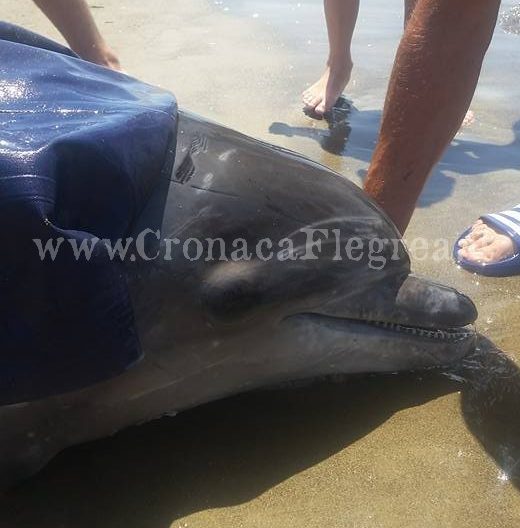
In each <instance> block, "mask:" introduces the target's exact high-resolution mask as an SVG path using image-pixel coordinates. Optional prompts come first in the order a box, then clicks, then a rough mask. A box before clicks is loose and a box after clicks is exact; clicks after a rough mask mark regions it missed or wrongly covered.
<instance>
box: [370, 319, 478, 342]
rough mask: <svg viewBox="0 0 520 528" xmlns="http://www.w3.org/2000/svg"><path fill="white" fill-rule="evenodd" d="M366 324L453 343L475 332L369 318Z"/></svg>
mask: <svg viewBox="0 0 520 528" xmlns="http://www.w3.org/2000/svg"><path fill="white" fill-rule="evenodd" d="M365 323H366V324H368V325H370V326H376V327H378V328H383V329H385V330H390V331H393V332H397V333H404V334H408V335H413V336H418V337H423V338H425V339H432V340H436V341H449V342H451V343H458V342H460V341H464V340H465V339H468V338H469V337H471V336H472V335H473V334H472V333H471V332H468V331H467V330H462V329H445V330H443V329H440V328H437V329H434V330H431V329H427V328H420V327H415V326H405V325H401V324H397V323H390V322H388V321H374V320H368V321H365Z"/></svg>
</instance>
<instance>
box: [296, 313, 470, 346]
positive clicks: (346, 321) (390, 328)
mask: <svg viewBox="0 0 520 528" xmlns="http://www.w3.org/2000/svg"><path fill="white" fill-rule="evenodd" d="M302 316H303V317H306V318H308V319H313V320H316V321H318V320H319V321H320V322H322V323H323V322H325V323H330V324H333V325H349V326H352V325H355V326H359V327H362V328H365V329H368V328H374V329H377V331H379V332H384V333H387V334H389V337H390V336H392V335H393V336H396V337H398V336H402V337H407V338H414V339H420V340H425V341H428V342H431V343H437V344H439V345H440V344H451V345H455V344H460V343H463V342H465V341H468V340H473V339H474V338H475V336H476V335H477V334H476V331H475V327H474V326H473V325H472V324H468V325H465V326H453V327H443V328H440V327H439V328H426V327H423V326H415V325H406V324H402V323H395V322H387V321H377V320H371V319H353V318H348V317H338V316H331V315H326V314H319V313H302V314H298V315H297V316H296V317H302ZM292 317H294V316H292ZM292 317H289V319H290V318H292Z"/></svg>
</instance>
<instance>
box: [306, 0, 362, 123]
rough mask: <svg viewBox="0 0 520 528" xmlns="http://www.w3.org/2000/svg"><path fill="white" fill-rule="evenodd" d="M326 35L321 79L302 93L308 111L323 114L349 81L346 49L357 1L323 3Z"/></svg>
mask: <svg viewBox="0 0 520 528" xmlns="http://www.w3.org/2000/svg"><path fill="white" fill-rule="evenodd" d="M324 4H325V18H326V19H327V31H328V35H329V50H330V51H329V59H328V61H327V68H326V70H325V73H324V74H323V75H322V77H321V79H319V80H318V82H316V83H315V84H313V85H312V86H311V87H310V88H309V89H308V90H305V92H303V102H304V103H305V106H306V108H307V109H308V110H314V111H315V112H316V113H317V114H319V115H323V114H325V113H326V112H328V111H329V110H330V109H331V108H332V107H333V106H334V104H335V103H336V101H337V100H338V98H339V97H340V95H341V94H342V93H343V90H344V89H345V87H346V86H347V84H348V83H349V81H350V75H351V73H352V67H353V63H352V56H351V53H350V46H351V43H352V35H353V34H354V29H355V27H356V21H357V16H358V12H359V0H324Z"/></svg>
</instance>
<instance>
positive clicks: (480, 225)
mask: <svg viewBox="0 0 520 528" xmlns="http://www.w3.org/2000/svg"><path fill="white" fill-rule="evenodd" d="M459 247H460V250H459V253H458V254H459V257H462V258H465V259H466V260H470V261H472V262H481V263H485V264H489V263H492V262H493V263H494V262H499V261H501V260H504V259H506V258H508V257H511V256H512V255H513V254H514V252H515V244H514V242H513V241H512V240H511V239H510V238H509V237H508V236H507V235H504V234H503V233H501V232H500V231H495V230H494V229H493V228H492V227H490V226H488V225H487V224H486V223H484V222H483V221H482V220H478V221H477V222H476V223H475V224H474V225H473V229H472V230H471V232H470V233H469V234H468V236H467V237H466V238H465V239H464V240H461V241H460V242H459Z"/></svg>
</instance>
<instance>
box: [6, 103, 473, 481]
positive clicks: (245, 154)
mask: <svg viewBox="0 0 520 528" xmlns="http://www.w3.org/2000/svg"><path fill="white" fill-rule="evenodd" d="M143 233H144V234H145V235H146V236H144V235H143ZM131 238H134V239H135V240H138V239H139V238H140V239H141V241H144V242H143V243H144V245H143V248H141V253H142V254H141V255H140V256H141V258H135V255H131V256H130V258H127V259H125V270H126V274H127V278H128V283H129V287H130V292H131V298H132V303H133V307H134V312H135V319H136V323H137V328H138V334H139V339H140V342H141V346H142V349H143V352H144V359H143V360H142V361H141V362H140V363H139V364H138V365H137V366H134V367H133V368H131V369H129V370H128V371H127V372H125V373H124V374H122V375H120V376H118V377H114V378H113V379H110V380H108V381H104V382H102V383H99V384H96V385H93V386H91V387H89V388H86V389H83V390H79V391H76V392H71V393H67V394H62V395H58V396H54V397H49V398H45V399H42V400H39V401H34V402H30V403H20V404H16V405H8V406H4V407H2V408H0V431H1V432H2V433H1V435H0V478H1V483H0V484H1V485H2V486H4V487H5V486H9V485H12V484H13V483H15V482H17V481H18V480H20V479H22V478H25V477H27V476H29V475H31V474H33V473H34V472H36V471H37V470H38V469H39V468H41V467H42V466H44V465H45V464H46V463H47V462H48V461H49V460H50V459H51V458H52V457H54V456H55V455H56V454H57V453H58V452H60V451H62V450H63V449H65V448H67V447H69V446H72V445H74V444H79V443H82V442H86V441H89V440H93V439H96V438H101V437H105V436H108V435H112V434H113V433H115V432H116V431H118V430H121V429H122V428H125V427H127V426H130V425H134V424H139V423H143V422H146V421H149V420H153V419H155V418H158V417H161V416H163V415H166V414H175V413H176V412H179V411H182V410H185V409H189V408H192V407H194V406H197V405H200V404H203V403H205V402H209V401H211V400H216V399H219V398H223V397H226V396H229V395H232V394H235V393H239V392H243V391H249V390H253V389H258V388H261V387H265V386H269V385H273V384H277V383H280V382H287V381H291V380H302V379H309V378H314V377H318V376H326V375H332V374H338V373H365V372H366V373H368V372H393V371H402V370H413V369H424V368H429V367H434V366H439V365H445V364H449V363H452V362H455V361H457V360H459V359H461V358H462V357H463V356H465V355H466V354H467V353H469V352H470V351H471V350H472V349H473V348H474V345H475V337H476V336H475V332H474V331H473V329H472V327H471V323H473V322H474V321H475V319H476V317H477V314H476V310H475V307H474V305H473V304H472V302H471V301H470V300H469V299H468V298H467V297H465V296H464V295H462V294H460V293H458V292H457V291H455V290H453V289H451V288H448V287H445V286H441V285H439V284H435V283H433V282H430V281H427V280H424V279H421V278H418V277H416V276H414V275H412V274H411V273H410V261H409V257H408V255H407V252H406V249H405V248H404V246H403V245H402V243H401V242H400V241H399V238H400V237H399V234H398V232H397V230H396V228H395V227H394V226H393V224H392V223H391V222H390V221H389V220H388V219H387V218H386V217H385V215H384V214H383V213H382V212H381V211H380V210H379V209H378V208H377V206H376V205H374V204H373V203H372V202H371V201H370V200H369V199H368V198H367V196H366V195H365V194H364V193H363V192H362V191H361V190H360V189H358V188H357V187H356V186H355V185H354V184H352V183H351V182H349V181H348V180H346V179H345V178H343V177H341V176H340V175H338V174H335V173H333V172H332V171H330V170H328V169H326V168H325V167H323V166H320V165H319V164H317V163H314V162H312V161H310V160H308V159H306V158H303V157H302V156H300V155H297V154H295V153H292V152H289V151H287V150H284V149H281V148H278V147H274V146H271V145H268V144H265V143H262V142H260V141H257V140H254V139H251V138H249V137H246V136H244V135H241V134H239V133H237V132H234V131H232V130H229V129H227V128H224V127H222V126H219V125H216V124H213V123H211V122H208V121H206V120H204V119H202V118H199V117H196V116H194V115H191V114H188V113H184V112H180V113H179V130H178V143H177V154H176V161H175V167H174V169H173V172H172V175H171V177H169V178H164V180H163V181H162V182H161V183H160V185H158V186H157V188H156V190H155V192H154V194H153V195H152V196H151V198H150V200H149V201H148V204H147V206H146V208H145V210H144V211H143V213H142V214H141V216H140V218H139V220H138V221H137V222H136V223H135V225H134V226H133V227H132V237H131ZM208 238H210V239H212V240H214V241H216V242H214V245H213V248H212V249H213V254H212V255H209V253H208V251H207V250H208V248H204V247H203V248H202V249H203V250H204V251H203V253H204V255H203V256H202V257H200V258H197V257H198V256H199V255H198V254H197V253H200V249H201V248H200V247H199V246H198V244H197V243H196V242H195V241H196V240H200V241H205V240H206V239H208ZM353 238H359V239H361V240H362V241H369V240H373V239H378V240H380V241H381V243H380V244H379V245H378V249H379V251H378V252H377V254H378V255H379V256H386V258H387V262H386V265H385V266H381V265H380V262H379V261H378V264H377V265H373V266H371V265H370V261H369V260H368V257H363V256H362V255H361V251H358V252H357V253H356V254H355V255H353V257H354V258H347V257H346V256H345V257H343V258H339V257H338V251H337V249H338V240H340V242H341V243H340V246H342V245H344V244H347V243H348V241H349V240H351V239H353ZM217 239H220V240H217ZM237 240H240V241H241V243H240V244H236V241H237ZM267 240H270V241H272V244H273V247H275V248H276V249H277V251H278V253H276V254H275V256H273V257H272V258H269V257H270V254H269V253H270V252H269V250H270V248H271V244H270V243H269V242H267ZM259 241H263V242H262V244H261V245H260V246H261V248H262V251H261V252H260V254H259V255H257V254H254V255H253V256H252V257H251V256H250V255H247V254H246V252H245V251H243V252H242V253H243V254H241V255H240V256H241V257H243V258H238V256H239V255H237V254H235V255H233V251H237V247H239V246H240V247H241V248H242V249H243V248H244V247H245V244H246V243H247V245H248V247H250V248H253V250H252V253H255V252H256V248H257V246H258V245H259ZM278 241H284V243H283V244H281V245H282V246H283V247H284V249H282V250H280V249H278ZM288 241H291V243H289V242H288ZM318 241H320V242H321V243H320V242H318ZM396 241H397V242H396ZM201 245H202V246H204V244H202V243H201ZM137 246H138V244H137V243H136V247H137ZM208 247H209V246H208ZM206 253H208V254H206ZM132 256H133V257H134V258H132ZM208 256H211V257H212V258H208ZM233 257H235V258H233ZM248 257H251V258H248ZM314 257H316V258H314ZM468 325H469V326H468Z"/></svg>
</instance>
